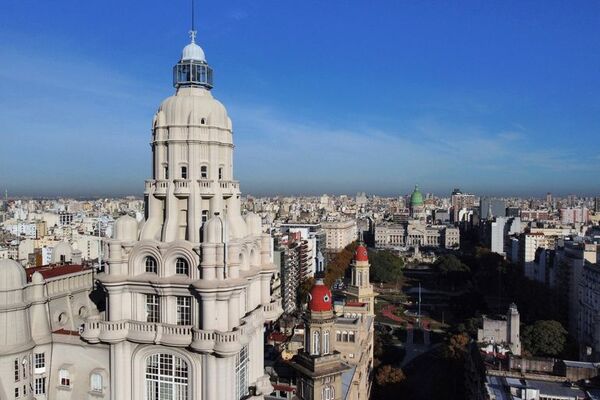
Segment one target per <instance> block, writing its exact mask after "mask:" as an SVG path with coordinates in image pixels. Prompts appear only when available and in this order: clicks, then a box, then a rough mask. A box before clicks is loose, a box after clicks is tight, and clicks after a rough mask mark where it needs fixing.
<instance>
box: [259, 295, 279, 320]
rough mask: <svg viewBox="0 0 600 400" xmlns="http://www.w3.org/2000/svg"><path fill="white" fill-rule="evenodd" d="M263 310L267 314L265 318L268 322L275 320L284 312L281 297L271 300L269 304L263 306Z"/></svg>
mask: <svg viewBox="0 0 600 400" xmlns="http://www.w3.org/2000/svg"><path fill="white" fill-rule="evenodd" d="M263 312H264V314H265V320H266V321H268V322H273V321H275V320H276V319H277V318H279V316H280V315H281V313H283V309H282V308H281V299H280V298H279V299H275V300H273V301H271V302H270V303H269V304H265V305H264V306H263Z"/></svg>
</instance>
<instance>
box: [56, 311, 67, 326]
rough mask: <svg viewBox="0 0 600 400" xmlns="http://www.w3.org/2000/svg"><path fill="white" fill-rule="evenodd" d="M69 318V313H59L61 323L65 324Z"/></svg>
mask: <svg viewBox="0 0 600 400" xmlns="http://www.w3.org/2000/svg"><path fill="white" fill-rule="evenodd" d="M68 320H69V316H68V315H67V313H66V312H61V313H60V314H58V323H59V324H61V325H64V324H66V323H67V321H68Z"/></svg>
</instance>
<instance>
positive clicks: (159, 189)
mask: <svg viewBox="0 0 600 400" xmlns="http://www.w3.org/2000/svg"><path fill="white" fill-rule="evenodd" d="M168 189H169V181H166V180H157V181H156V188H155V190H154V195H155V196H166V195H167V190H168Z"/></svg>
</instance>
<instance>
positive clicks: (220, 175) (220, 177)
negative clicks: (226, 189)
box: [219, 167, 223, 180]
mask: <svg viewBox="0 0 600 400" xmlns="http://www.w3.org/2000/svg"><path fill="white" fill-rule="evenodd" d="M221 179H223V167H219V180H221Z"/></svg>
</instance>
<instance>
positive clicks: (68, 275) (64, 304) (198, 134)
mask: <svg viewBox="0 0 600 400" xmlns="http://www.w3.org/2000/svg"><path fill="white" fill-rule="evenodd" d="M213 85H214V81H213V70H212V68H211V67H210V66H209V64H208V62H207V60H206V57H205V54H204V51H203V50H202V48H201V47H200V46H198V45H197V44H196V43H195V33H192V40H191V43H190V44H188V45H187V46H186V47H185V48H184V49H183V52H182V55H181V58H180V59H179V61H178V62H177V64H176V65H175V66H174V68H173V86H174V87H175V93H174V94H173V95H172V96H170V97H168V98H167V99H165V100H164V101H163V102H162V103H161V104H160V106H159V107H158V110H157V112H156V114H155V115H154V118H153V120H152V138H151V148H152V176H151V179H148V180H147V181H146V182H145V192H144V193H145V195H144V196H145V218H144V219H143V221H142V222H141V223H138V222H137V220H136V219H134V218H132V217H129V216H123V217H121V218H119V219H118V220H117V221H116V223H115V226H114V232H113V237H112V238H111V239H110V240H108V241H107V244H106V247H105V248H106V249H107V254H105V257H106V263H105V268H104V271H101V272H97V271H95V270H94V269H91V268H86V267H84V266H82V265H76V264H77V261H78V260H77V254H76V252H75V253H74V254H68V257H67V256H64V257H62V258H61V259H60V260H59V261H60V262H61V263H62V264H63V265H60V264H57V265H54V266H48V267H40V268H41V269H39V270H35V271H30V272H26V270H25V269H23V268H22V267H21V266H20V265H19V264H17V263H16V262H14V261H11V260H2V261H0V321H1V326H2V327H3V329H2V330H0V398H1V399H9V398H11V399H12V398H16V399H39V400H42V399H57V400H66V399H77V400H81V399H93V400H100V399H113V400H126V399H127V400H129V399H134V400H159V399H160V400H163V399H165V400H166V399H172V400H188V399H189V400H191V399H215V400H216V399H223V400H228V399H240V398H251V399H262V398H264V396H265V395H267V394H269V393H271V392H272V391H273V388H272V386H271V384H270V382H269V378H268V377H267V376H266V375H265V374H264V365H263V363H264V355H263V349H264V337H263V330H264V325H265V323H268V322H270V321H274V320H276V319H277V318H278V317H279V315H280V314H281V312H282V310H281V300H280V299H279V298H275V296H273V294H272V293H271V281H272V279H274V274H275V273H276V268H275V266H274V265H273V262H272V249H271V238H270V236H269V235H268V234H266V233H263V229H262V223H261V218H260V217H259V216H258V215H256V214H254V213H248V214H246V215H245V216H242V215H241V211H240V185H239V182H238V181H236V180H235V179H234V173H233V148H234V146H233V130H232V123H231V119H230V118H229V116H228V115H227V110H226V109H225V107H224V106H223V104H221V103H220V102H219V101H218V100H216V99H215V98H214V97H213V95H212V93H211V89H212V88H213ZM67 250H68V249H65V254H66V253H69V252H68V251H67ZM67 263H69V264H68V265H66V264H67ZM79 263H80V260H79Z"/></svg>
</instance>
